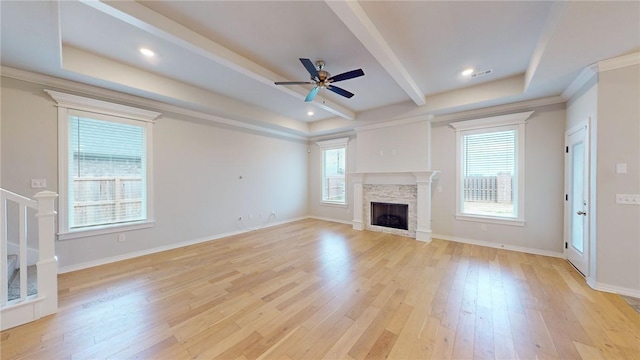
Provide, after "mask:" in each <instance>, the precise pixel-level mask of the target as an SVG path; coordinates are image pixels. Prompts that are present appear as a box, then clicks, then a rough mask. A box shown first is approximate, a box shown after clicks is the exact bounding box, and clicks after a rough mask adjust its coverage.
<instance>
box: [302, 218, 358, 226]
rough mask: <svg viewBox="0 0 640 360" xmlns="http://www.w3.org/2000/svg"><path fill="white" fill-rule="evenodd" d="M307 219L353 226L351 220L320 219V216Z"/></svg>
mask: <svg viewBox="0 0 640 360" xmlns="http://www.w3.org/2000/svg"><path fill="white" fill-rule="evenodd" d="M307 219H316V220H322V221H330V222H335V223H340V224H347V225H351V224H353V222H352V221H351V220H339V219H331V218H326V217H322V216H307Z"/></svg>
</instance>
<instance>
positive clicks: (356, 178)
mask: <svg viewBox="0 0 640 360" xmlns="http://www.w3.org/2000/svg"><path fill="white" fill-rule="evenodd" d="M437 174H438V171H436V170H429V171H388V172H383V171H373V172H352V173H349V174H348V175H349V177H350V179H351V181H352V183H353V201H354V211H353V228H354V229H355V230H363V229H364V223H363V209H364V202H363V199H364V194H363V184H368V183H369V182H368V180H372V178H376V180H377V182H376V183H379V184H389V185H394V184H401V185H407V184H409V183H411V184H415V185H417V188H418V191H417V199H416V202H417V204H416V210H417V224H416V240H419V241H425V242H430V241H431V182H432V181H433V180H434V179H435V177H436V175H437Z"/></svg>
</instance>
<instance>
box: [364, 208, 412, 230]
mask: <svg viewBox="0 0 640 360" xmlns="http://www.w3.org/2000/svg"><path fill="white" fill-rule="evenodd" d="M408 217H409V205H407V204H390V203H379V202H372V203H371V225H378V226H385V227H390V228H394V229H403V230H409V226H408V221H407V218H408Z"/></svg>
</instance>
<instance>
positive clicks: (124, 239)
mask: <svg viewBox="0 0 640 360" xmlns="http://www.w3.org/2000/svg"><path fill="white" fill-rule="evenodd" d="M125 241H127V238H126V237H125V235H124V234H118V242H125Z"/></svg>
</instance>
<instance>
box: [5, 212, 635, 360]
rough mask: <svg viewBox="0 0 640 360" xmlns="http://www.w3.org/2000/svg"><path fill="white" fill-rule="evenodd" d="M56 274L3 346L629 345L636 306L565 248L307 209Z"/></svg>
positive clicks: (342, 353) (519, 353)
mask: <svg viewBox="0 0 640 360" xmlns="http://www.w3.org/2000/svg"><path fill="white" fill-rule="evenodd" d="M59 278H60V283H59V288H60V293H59V295H60V312H59V313H58V314H56V315H53V316H49V317H47V318H44V319H41V320H39V321H37V322H34V323H31V324H27V325H24V326H21V327H17V328H14V329H11V330H8V331H4V332H2V334H1V338H2V343H1V344H2V350H1V355H2V356H1V357H2V359H3V360H7V359H18V358H29V359H59V358H72V359H76V358H77V359H92V358H116V359H127V358H144V359H188V358H196V357H197V358H203V359H210V358H222V359H236V358H240V359H256V358H269V359H319V358H330V359H344V358H346V359H352V358H353V359H363V358H385V357H388V358H392V359H418V358H433V359H449V358H453V359H471V358H478V359H491V358H499V359H516V358H519V359H535V358H544V359H547V358H549V359H553V358H563V359H623V358H628V359H639V358H640V315H639V314H637V313H636V312H635V311H634V310H633V309H632V308H631V307H630V306H629V305H627V304H626V303H625V301H624V300H623V299H621V298H620V297H619V296H617V295H612V294H607V293H601V292H597V291H594V290H591V289H590V288H589V287H588V286H586V285H585V282H584V280H583V279H582V278H581V276H580V275H579V274H578V273H577V272H576V271H575V270H573V268H571V266H570V265H568V264H567V263H566V262H565V261H564V260H561V259H555V258H549V257H544V256H536V255H528V254H522V253H516V252H510V251H505V250H497V249H490V248H484V247H480V246H473V245H464V244H458V243H454V242H447V241H441V240H434V241H433V242H432V243H430V244H425V243H421V242H417V241H415V240H412V239H409V238H403V237H399V236H394V235H388V234H380V233H373V232H366V231H365V232H359V231H353V230H351V228H350V226H348V225H343V224H336V223H330V222H323V221H319V220H303V221H298V222H295V223H290V224H286V225H282V226H278V227H273V228H269V229H265V230H260V231H254V232H251V233H248V234H244V235H239V236H234V237H229V238H226V239H221V240H217V241H213V242H209V243H206V244H199V245H194V246H189V247H185V248H181V249H177V250H172V251H167V252H163V253H159V254H154V255H150V256H145V257H141V258H137V259H132V260H127V261H122V262H119V263H115V264H110V265H105V266H100V267H95V268H91V269H87V270H82V271H77V272H73V273H68V274H63V275H60V277H59Z"/></svg>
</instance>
